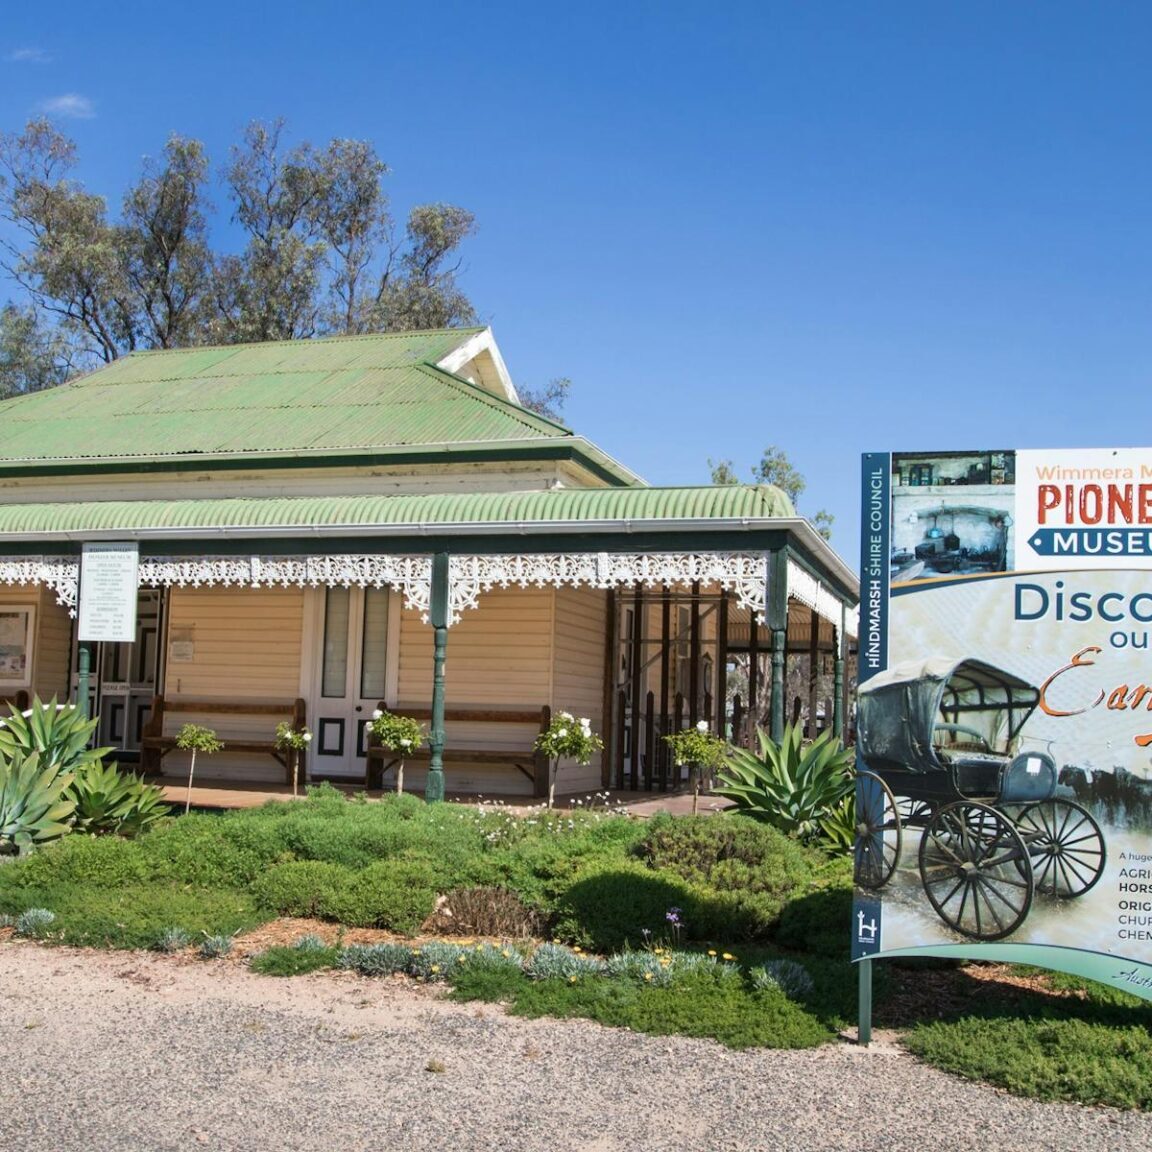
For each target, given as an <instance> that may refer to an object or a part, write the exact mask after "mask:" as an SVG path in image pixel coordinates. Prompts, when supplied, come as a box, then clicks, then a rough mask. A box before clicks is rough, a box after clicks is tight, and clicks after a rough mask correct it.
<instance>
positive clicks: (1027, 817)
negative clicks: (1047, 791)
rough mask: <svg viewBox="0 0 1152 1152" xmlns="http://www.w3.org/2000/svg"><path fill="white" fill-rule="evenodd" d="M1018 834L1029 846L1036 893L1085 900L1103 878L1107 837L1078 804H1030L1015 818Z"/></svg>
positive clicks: (1063, 802) (1057, 802)
mask: <svg viewBox="0 0 1152 1152" xmlns="http://www.w3.org/2000/svg"><path fill="white" fill-rule="evenodd" d="M1016 830H1017V831H1018V832H1019V833H1020V835H1021V836H1022V837H1023V839H1024V843H1025V844H1026V845H1027V846H1028V855H1029V856H1030V857H1031V858H1032V874H1033V876H1034V877H1035V880H1036V891H1037V892H1043V893H1044V894H1045V895H1046V896H1057V897H1059V898H1060V899H1067V900H1070V899H1072V898H1073V897H1076V896H1083V895H1084V893H1085V892H1087V891H1088V889H1089V888H1091V887H1092V886H1093V885H1094V884H1095V883H1096V881H1097V880H1099V879H1100V877H1101V876H1103V875H1104V864H1105V861H1106V860H1107V853H1106V852H1105V849H1104V835H1103V833H1102V832H1101V831H1100V825H1099V824H1097V823H1096V821H1095V820H1094V819H1093V818H1092V815H1091V814H1090V813H1089V812H1088V811H1087V809H1085V808H1082V807H1081V806H1080V805H1079V804H1076V803H1074V802H1073V801H1071V800H1043V801H1041V802H1040V803H1038V804H1029V805H1028V807H1027V808H1024V809H1023V810H1022V811H1021V812H1020V814H1019V815H1018V816H1017V817H1016Z"/></svg>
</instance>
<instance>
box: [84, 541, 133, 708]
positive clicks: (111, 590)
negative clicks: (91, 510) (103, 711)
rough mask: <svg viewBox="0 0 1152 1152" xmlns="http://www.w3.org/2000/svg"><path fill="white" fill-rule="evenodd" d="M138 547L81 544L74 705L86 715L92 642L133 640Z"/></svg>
mask: <svg viewBox="0 0 1152 1152" xmlns="http://www.w3.org/2000/svg"><path fill="white" fill-rule="evenodd" d="M139 560H140V553H139V547H138V546H137V545H136V544H133V543H109V544H85V545H84V551H83V555H82V557H81V563H80V601H79V605H78V613H77V615H78V617H79V619H78V621H77V630H76V639H77V642H78V644H79V652H78V653H77V661H76V672H77V677H76V696H77V701H76V702H77V704H78V705H79V706H80V710H81V712H82V713H83V715H84V716H85V718H87V717H88V714H89V711H90V708H89V701H88V692H89V678H90V676H91V672H92V649H91V647H90V645H91V644H92V643H93V642H97V643H99V642H103V641H110V642H112V643H125V642H127V643H131V642H132V641H134V640H135V639H136V588H137V570H138V567H139Z"/></svg>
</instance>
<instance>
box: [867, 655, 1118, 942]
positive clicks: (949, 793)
mask: <svg viewBox="0 0 1152 1152" xmlns="http://www.w3.org/2000/svg"><path fill="white" fill-rule="evenodd" d="M1039 698H1040V693H1039V690H1038V689H1037V688H1035V687H1034V686H1033V685H1031V684H1029V683H1027V682H1026V681H1024V680H1021V679H1020V678H1019V677H1017V676H1014V675H1012V674H1011V673H1008V672H1004V671H1002V670H1001V669H998V668H995V667H993V666H992V665H990V664H985V663H983V662H981V661H979V660H963V661H960V662H956V661H954V660H939V659H936V660H926V661H920V662H917V663H915V664H898V665H896V666H894V667H892V668H890V669H888V670H887V671H885V672H882V673H880V674H879V675H877V676H875V677H873V678H872V679H871V680H869V681H867V682H866V683H865V684H863V685H861V687H860V694H859V705H858V714H857V722H858V731H859V737H858V740H859V755H860V759H861V760H862V761H863V764H864V765H865V768H866V770H862V771H860V772H859V774H858V784H857V826H856V882H857V884H859V885H860V886H861V887H863V888H868V889H873V890H875V889H879V888H882V887H884V885H885V884H887V883H888V881H889V880H890V879H891V878H892V874H893V873H894V872H895V870H896V866H897V864H898V863H899V861H900V852H901V848H902V846H903V841H904V831H905V829H917V830H920V847H919V858H918V864H919V871H920V880H921V883H922V884H923V886H924V892H925V894H926V895H927V897H928V899H929V901H930V902H931V904H932V907H933V908H935V909H936V912H937V913H938V914H939V916H940V918H941V919H942V920H943V921H944V923H945V924H947V925H948V926H949V927H950V928H952V929H954V930H955V931H957V932H959V933H961V934H963V935H964V936H969V937H972V938H974V939H977V940H1000V939H1002V938H1004V937H1005V936H1008V935H1010V934H1011V933H1012V932H1014V931H1016V929H1017V928H1019V926H1020V925H1021V924H1022V923H1023V922H1024V919H1025V918H1026V917H1027V915H1028V912H1029V910H1030V909H1031V907H1032V901H1033V898H1034V897H1035V896H1036V895H1037V894H1039V895H1042V896H1052V897H1056V898H1058V899H1072V898H1074V897H1077V896H1082V895H1084V893H1085V892H1087V891H1088V890H1089V889H1090V888H1091V887H1092V886H1093V885H1094V884H1095V883H1096V882H1097V881H1098V880H1099V879H1100V877H1101V875H1103V872H1104V864H1105V846H1104V837H1103V835H1102V834H1101V832H1100V826H1099V825H1098V824H1097V823H1096V821H1095V820H1094V819H1093V817H1092V815H1091V814H1090V813H1089V812H1088V811H1087V809H1085V808H1083V807H1082V806H1081V805H1079V804H1077V803H1076V802H1075V801H1074V800H1070V799H1067V798H1065V797H1064V796H1062V795H1058V794H1057V793H1058V787H1057V771H1056V765H1055V762H1054V761H1053V759H1052V757H1051V756H1050V755H1049V754H1048V753H1047V752H1043V751H1020V735H1021V730H1022V729H1023V727H1024V724H1025V722H1026V721H1027V720H1028V718H1029V716H1031V715H1032V713H1033V712H1034V711H1035V709H1036V706H1037V703H1038V702H1039Z"/></svg>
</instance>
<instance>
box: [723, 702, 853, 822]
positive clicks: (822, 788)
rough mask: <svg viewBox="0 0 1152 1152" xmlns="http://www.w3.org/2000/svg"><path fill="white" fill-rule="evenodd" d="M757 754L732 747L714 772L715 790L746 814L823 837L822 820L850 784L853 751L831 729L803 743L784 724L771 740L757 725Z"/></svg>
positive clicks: (849, 790) (833, 810)
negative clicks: (777, 738)
mask: <svg viewBox="0 0 1152 1152" xmlns="http://www.w3.org/2000/svg"><path fill="white" fill-rule="evenodd" d="M757 737H758V741H759V745H760V755H759V756H757V755H755V754H754V753H752V752H749V751H748V750H747V749H744V748H732V749H730V750H729V752H728V755H727V756H726V757H725V759H724V764H723V765H722V767H721V768H720V769H719V771H718V772H717V779H718V780H719V782H720V786H719V787H717V788H714V789H713V791H714V793H715V794H716V795H719V796H726V797H728V798H729V799H730V800H734V801H735V802H736V807H737V808H738V809H740V810H742V811H744V812H747V813H748V815H750V816H754V817H756V819H758V820H763V821H764V822H765V823H767V824H771V825H772V826H773V827H774V828H778V829H779V830H780V831H781V832H784V833H787V834H788V835H789V836H795V837H797V838H799V839H801V840H819V839H821V838H822V837H823V835H824V832H823V822H824V821H825V820H829V818H830V817H831V818H832V819H831V820H830V821H829V822H830V823H834V822H835V820H836V816H834V815H833V814H834V813H836V812H837V810H838V809H839V808H840V805H841V803H842V802H843V800H844V799H845V797H848V796H851V794H852V790H853V788H854V787H855V781H854V778H853V774H852V765H853V755H852V753H851V752H850V751H848V750H846V749H844V748H842V747H841V746H840V744H839V742H838V741H837V740H836V738H835V737H834V736H833V734H832V733H831V732H823V733H821V735H820V736H818V737H817V738H816V739H815V740H813V741H812V743H811V744H808V745H807V746H805V744H804V743H803V741H802V739H801V730H800V727H799V725H791V724H790V725H787V726H786V727H785V729H784V736H783V738H782V739H781V741H780V743H779V744H777V743H776V742H775V741H774V740H772V738H771V737H770V736H769V735H768V734H767V733H766V732H764V731H763V730H762V729H760V730H758V732H757Z"/></svg>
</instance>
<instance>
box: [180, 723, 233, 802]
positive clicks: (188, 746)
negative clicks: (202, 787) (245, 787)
mask: <svg viewBox="0 0 1152 1152" xmlns="http://www.w3.org/2000/svg"><path fill="white" fill-rule="evenodd" d="M176 747H177V748H183V749H184V750H185V751H188V752H191V753H192V761H191V763H190V764H189V765H188V792H187V795H186V796H185V797H184V814H185V815H187V814H188V809H189V808H191V807H192V775H193V773H194V772H195V771H196V753H197V752H204V753H206V754H207V755H209V756H211V755H212V753H213V752H219V751H221V750H222V749H223V747H224V744H223V743H222V742H221V740H220V739H219V738H218V737H217V735H216V733H215V732H213V731H212V729H211V728H204V727H202V726H201V725H199V724H185V725H184V727H183V728H181V729H180V731H179V732H177V733H176Z"/></svg>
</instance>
